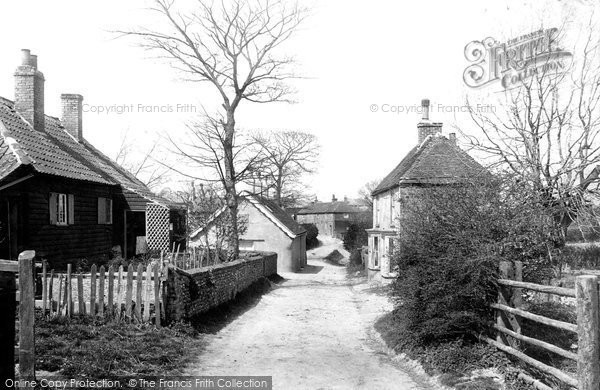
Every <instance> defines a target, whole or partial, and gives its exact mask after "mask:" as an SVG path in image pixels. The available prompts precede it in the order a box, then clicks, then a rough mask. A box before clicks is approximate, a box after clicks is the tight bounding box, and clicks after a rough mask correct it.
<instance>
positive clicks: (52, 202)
mask: <svg viewBox="0 0 600 390" xmlns="http://www.w3.org/2000/svg"><path fill="white" fill-rule="evenodd" d="M48 207H49V211H50V225H56V208H57V207H58V196H57V194H56V193H55V192H51V193H50V199H49V201H48Z"/></svg>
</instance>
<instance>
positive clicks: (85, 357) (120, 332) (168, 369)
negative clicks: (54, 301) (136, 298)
mask: <svg viewBox="0 0 600 390" xmlns="http://www.w3.org/2000/svg"><path fill="white" fill-rule="evenodd" d="M35 336H36V348H35V350H36V369H38V370H44V371H48V372H52V373H56V374H59V375H64V376H66V377H72V378H79V377H82V378H91V379H117V378H118V377H119V376H123V375H156V374H160V375H169V374H173V375H174V374H178V373H180V372H181V370H182V369H183V368H185V366H186V364H187V363H189V362H190V361H191V359H192V357H193V356H194V355H195V354H197V353H198V351H199V350H201V348H202V346H203V345H204V343H203V342H202V337H201V335H199V334H198V332H197V331H196V330H195V329H194V328H192V327H191V326H190V325H189V324H185V323H175V324H173V325H171V326H170V327H163V328H160V329H157V328H155V327H154V326H153V325H148V324H137V325H136V324H126V323H110V322H107V321H106V320H100V319H92V318H89V317H75V318H72V319H71V320H67V319H66V318H61V317H56V318H53V319H43V318H36V326H35Z"/></svg>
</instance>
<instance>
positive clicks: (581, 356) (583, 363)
mask: <svg viewBox="0 0 600 390" xmlns="http://www.w3.org/2000/svg"><path fill="white" fill-rule="evenodd" d="M522 270H523V266H522V263H521V262H515V265H514V267H513V264H512V263H509V262H502V263H501V264H500V279H499V280H498V285H499V291H498V303H495V304H492V305H491V307H492V308H494V309H495V310H496V313H497V314H496V324H495V325H494V329H495V330H496V331H497V337H496V340H493V339H491V338H488V337H484V336H480V338H481V339H482V340H483V341H485V342H487V343H488V344H491V345H493V346H495V347H497V348H498V349H500V350H502V351H504V352H506V353H508V354H510V355H512V356H514V357H516V358H518V359H520V360H521V361H523V362H525V363H527V364H529V365H531V366H533V367H535V368H536V369H537V370H539V371H541V372H543V373H546V374H549V375H551V376H553V377H555V378H557V379H558V380H560V381H562V382H564V383H566V384H567V385H569V386H571V387H573V388H576V389H579V390H598V389H600V329H599V315H600V314H599V313H600V307H599V300H598V299H599V297H598V291H599V288H598V277H597V276H591V275H584V276H578V277H577V278H576V280H575V288H574V289H568V288H563V287H555V286H546V285H540V284H534V283H525V282H523V281H522ZM524 289H525V290H532V291H536V292H539V293H545V294H552V295H559V296H563V297H571V298H575V299H576V307H577V324H572V323H568V322H563V321H557V320H554V319H551V318H547V317H544V316H540V315H537V314H533V313H530V312H528V311H526V310H524V309H523V305H522V302H521V296H522V291H523V290H524ZM519 318H526V319H528V320H531V321H535V322H537V323H540V324H544V325H548V326H552V327H555V328H558V329H562V330H566V331H569V332H573V333H575V334H577V335H578V349H577V353H573V352H571V351H567V350H564V349H562V348H560V347H558V346H556V345H553V344H550V343H547V342H545V341H542V340H538V339H536V338H533V337H529V336H525V335H523V334H522V332H521V327H520V324H519ZM521 342H524V343H528V344H531V345H534V346H537V347H540V348H543V349H545V350H547V351H550V352H553V353H555V354H557V355H560V356H562V357H565V358H567V359H570V360H573V361H575V362H577V377H574V376H573V375H572V374H570V373H567V372H564V371H562V370H560V369H558V368H556V367H552V366H549V365H547V364H544V363H542V362H540V361H538V360H536V359H534V358H532V357H530V356H528V355H526V354H524V353H523V352H521V351H520V350H519V349H520V348H519V346H520V343H521ZM521 377H522V378H523V379H524V380H526V381H528V382H530V383H531V384H533V385H534V386H535V387H536V388H538V389H542V390H551V388H550V387H549V386H547V385H546V384H544V383H542V382H540V381H539V380H536V379H534V378H531V377H529V376H528V375H525V374H522V375H521Z"/></svg>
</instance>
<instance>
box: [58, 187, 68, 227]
mask: <svg viewBox="0 0 600 390" xmlns="http://www.w3.org/2000/svg"><path fill="white" fill-rule="evenodd" d="M68 224H69V204H68V197H67V194H56V225H58V226H67V225H68Z"/></svg>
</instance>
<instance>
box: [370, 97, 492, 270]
mask: <svg viewBox="0 0 600 390" xmlns="http://www.w3.org/2000/svg"><path fill="white" fill-rule="evenodd" d="M422 108H423V118H422V120H421V122H420V123H419V124H418V125H417V130H418V136H419V139H418V144H417V145H416V146H415V147H414V148H412V150H411V151H410V152H408V154H407V155H406V156H405V157H404V158H403V159H402V161H400V163H399V164H398V165H397V166H396V168H394V169H393V170H392V171H391V172H390V173H389V174H388V175H387V176H386V177H385V178H384V179H383V180H382V181H381V183H379V185H378V186H377V187H376V188H375V190H373V192H372V193H371V196H372V197H373V228H372V229H369V230H367V232H368V235H369V262H368V275H369V278H370V279H381V280H382V281H384V282H385V281H389V280H392V279H393V278H395V277H396V275H395V274H394V273H393V272H392V270H391V264H390V252H391V250H392V248H393V241H394V238H395V237H396V235H397V234H398V225H397V224H398V218H399V217H400V212H401V211H400V199H404V200H405V201H411V199H412V200H414V199H417V196H415V195H418V194H417V192H418V191H422V190H426V189H427V187H430V186H440V185H453V184H458V183H461V182H464V181H466V180H469V179H472V178H475V177H477V176H480V175H482V174H487V171H486V170H485V168H483V167H482V166H481V165H480V164H479V163H478V162H477V161H475V160H474V159H473V158H472V157H471V156H469V154H467V153H466V152H465V151H464V150H462V149H461V148H459V147H458V146H457V145H456V137H455V135H454V133H451V134H450V135H449V137H448V138H447V137H445V136H443V135H442V123H439V122H431V121H430V120H429V100H427V99H424V100H423V102H422Z"/></svg>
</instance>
